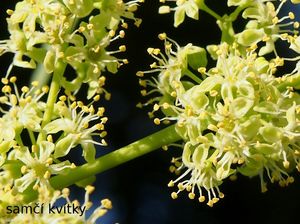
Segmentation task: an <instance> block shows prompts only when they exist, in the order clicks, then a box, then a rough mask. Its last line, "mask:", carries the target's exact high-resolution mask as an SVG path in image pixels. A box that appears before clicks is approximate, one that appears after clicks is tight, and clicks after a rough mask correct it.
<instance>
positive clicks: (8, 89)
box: [2, 86, 11, 93]
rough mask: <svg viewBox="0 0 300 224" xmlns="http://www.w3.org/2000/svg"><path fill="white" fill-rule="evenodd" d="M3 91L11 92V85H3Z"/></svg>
mask: <svg viewBox="0 0 300 224" xmlns="http://www.w3.org/2000/svg"><path fill="white" fill-rule="evenodd" d="M2 92H3V93H10V92H11V87H10V86H3V87H2Z"/></svg>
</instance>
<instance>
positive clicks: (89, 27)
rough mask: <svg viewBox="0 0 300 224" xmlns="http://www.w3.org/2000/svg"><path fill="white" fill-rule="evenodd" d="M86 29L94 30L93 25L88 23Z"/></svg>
mask: <svg viewBox="0 0 300 224" xmlns="http://www.w3.org/2000/svg"><path fill="white" fill-rule="evenodd" d="M86 28H88V30H91V29H93V28H94V25H93V24H91V23H89V24H87V25H86Z"/></svg>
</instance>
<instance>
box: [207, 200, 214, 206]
mask: <svg viewBox="0 0 300 224" xmlns="http://www.w3.org/2000/svg"><path fill="white" fill-rule="evenodd" d="M206 204H207V205H208V206H209V207H213V206H214V202H213V200H210V201H209V202H207V203H206Z"/></svg>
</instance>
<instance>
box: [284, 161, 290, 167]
mask: <svg viewBox="0 0 300 224" xmlns="http://www.w3.org/2000/svg"><path fill="white" fill-rule="evenodd" d="M283 166H284V168H286V169H288V168H289V167H290V162H289V161H287V160H286V161H283Z"/></svg>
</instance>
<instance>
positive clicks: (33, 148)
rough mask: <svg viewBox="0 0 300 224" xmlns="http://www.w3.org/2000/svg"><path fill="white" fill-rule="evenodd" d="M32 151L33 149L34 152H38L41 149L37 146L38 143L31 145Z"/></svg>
mask: <svg viewBox="0 0 300 224" xmlns="http://www.w3.org/2000/svg"><path fill="white" fill-rule="evenodd" d="M31 151H32V152H33V153H37V152H38V151H39V148H38V146H37V145H32V146H31Z"/></svg>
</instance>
